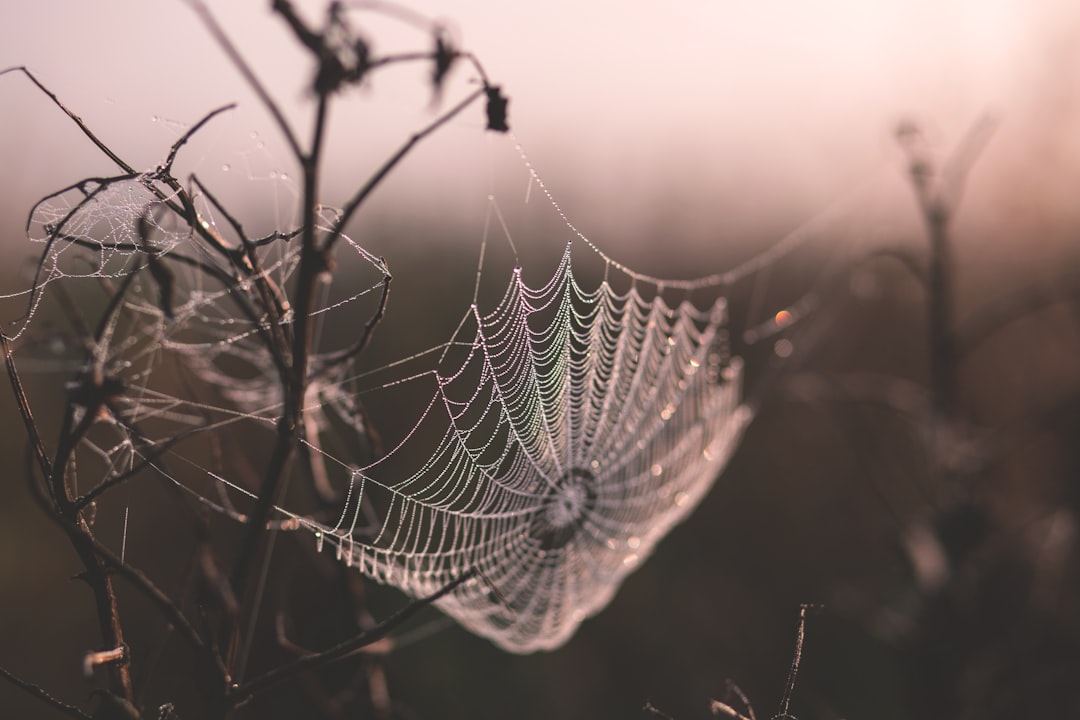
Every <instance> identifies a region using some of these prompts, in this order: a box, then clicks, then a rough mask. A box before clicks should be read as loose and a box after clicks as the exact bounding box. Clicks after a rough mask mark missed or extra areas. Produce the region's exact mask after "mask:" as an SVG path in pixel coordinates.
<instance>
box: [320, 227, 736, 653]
mask: <svg viewBox="0 0 1080 720" xmlns="http://www.w3.org/2000/svg"><path fill="white" fill-rule="evenodd" d="M724 315H725V303H724V301H723V300H722V299H721V300H718V301H717V302H716V303H715V304H714V305H713V306H712V307H710V308H708V309H707V310H704V311H700V310H698V309H696V308H695V307H694V306H692V305H691V304H689V303H688V302H686V303H682V304H680V305H678V306H677V307H669V306H668V305H667V304H666V303H665V301H664V300H663V299H662V298H661V297H660V296H657V297H655V298H653V299H651V300H647V299H646V298H644V297H643V296H642V295H641V294H640V293H639V291H638V289H637V286H636V285H632V286H631V288H630V290H629V291H627V292H625V293H623V294H619V293H617V292H615V291H614V290H613V289H612V286H611V285H610V284H609V283H608V282H606V281H605V282H603V283H602V284H601V285H600V286H599V287H597V288H596V289H595V290H591V291H589V290H586V289H584V288H583V287H581V285H579V284H578V282H577V280H576V278H575V277H574V274H573V272H572V267H571V253H570V246H569V245H568V246H567V251H566V253H565V254H564V255H563V259H562V262H561V263H560V264H559V266H558V268H557V269H556V271H555V273H554V275H553V276H552V278H551V279H550V280H549V281H548V282H547V284H545V285H544V286H543V287H540V288H537V289H533V288H530V287H529V286H528V285H526V284H525V283H524V282H523V280H522V278H521V273H520V271H519V270H516V271H515V272H514V275H513V277H512V278H511V281H510V283H509V285H508V286H507V288H506V292H505V294H504V295H503V298H502V300H501V301H500V302H499V304H498V305H497V306H496V307H495V309H494V310H492V311H491V312H489V313H487V314H481V313H480V311H479V310H478V309H477V308H476V307H475V306H474V307H473V308H472V309H471V310H470V313H469V315H468V316H467V317H466V319H465V321H464V323H463V324H462V326H461V327H460V328H459V331H458V333H457V335H456V337H455V338H454V340H453V345H454V346H455V347H458V348H462V347H464V348H467V350H466V351H465V352H464V355H465V357H464V359H463V360H462V361H460V362H450V361H449V360H448V359H447V358H444V359H443V362H441V363H440V366H439V367H438V368H437V369H436V370H435V371H434V373H433V374H432V376H431V378H432V380H434V383H435V385H436V389H435V393H434V397H433V399H432V401H431V404H430V405H429V406H428V408H427V410H426V411H425V412H424V413H423V415H422V417H421V419H420V422H419V423H417V425H416V426H415V427H414V429H413V431H412V432H411V433H410V434H409V437H408V438H407V439H406V440H405V441H404V442H402V443H401V444H399V445H398V446H397V447H395V448H393V449H392V450H391V451H390V452H389V453H388V454H387V455H386V457H385V458H383V459H382V460H380V461H379V462H378V463H375V464H373V465H370V466H367V467H363V468H354V469H352V479H353V484H354V487H355V490H354V492H353V493H352V494H351V497H350V500H349V502H348V503H347V504H346V507H345V508H344V510H343V512H342V514H341V520H340V521H339V522H338V523H337V524H336V525H335V526H333V527H325V526H319V525H310V527H311V528H312V529H313V530H314V531H315V532H316V533H317V534H318V538H319V540H318V542H319V544H320V546H321V545H322V544H323V543H327V542H329V543H332V544H333V545H334V546H335V551H336V552H337V554H338V556H339V557H340V558H341V559H342V560H343V561H344V562H346V563H347V564H350V565H354V566H356V567H357V568H359V569H360V570H361V571H362V572H363V573H365V574H366V575H369V576H371V577H374V578H376V579H378V580H379V581H381V582H385V583H388V584H392V585H395V586H397V587H399V588H401V589H402V590H404V591H405V592H407V593H409V594H412V595H424V594H429V593H431V592H434V591H435V590H437V589H438V588H440V587H442V586H444V585H446V584H447V583H448V582H450V581H451V580H453V579H454V578H456V577H459V576H460V575H462V574H463V573H465V572H467V571H469V570H471V569H475V570H478V571H479V572H480V573H481V576H482V577H483V579H484V581H482V582H481V581H473V582H470V583H467V584H465V585H464V586H463V587H462V588H461V589H460V590H459V591H458V592H456V593H454V594H453V595H451V596H449V597H448V598H446V599H445V600H444V601H442V603H441V607H442V609H443V610H444V611H446V612H447V613H448V614H449V615H451V616H453V617H454V618H455V619H457V620H458V621H459V622H460V623H461V624H463V625H464V626H466V627H467V628H469V629H470V630H472V631H474V632H476V633H477V634H479V635H482V636H485V637H488V638H490V639H491V640H493V641H494V642H496V643H497V644H499V645H500V646H501V647H503V648H505V649H507V650H511V651H515V652H530V651H534V650H540V649H551V648H555V647H558V646H559V645H561V644H563V643H564V642H565V641H566V640H567V639H568V638H569V637H570V635H571V634H572V633H573V632H574V630H575V629H576V628H577V626H578V625H579V624H580V623H581V621H582V620H584V619H585V618H586V617H588V616H590V615H592V614H594V613H595V612H597V611H598V610H600V609H601V608H603V607H604V606H605V605H606V604H607V603H608V601H609V600H610V599H611V598H612V596H613V595H614V593H615V591H616V590H617V588H618V587H619V585H620V583H621V582H622V580H623V579H624V578H625V577H626V575H627V574H629V573H630V572H631V571H632V570H633V569H634V568H635V567H636V566H637V565H638V564H639V563H640V562H641V561H642V560H643V559H644V558H646V557H647V556H648V555H649V553H651V552H652V550H653V548H654V546H655V545H656V543H657V542H658V541H659V540H660V539H661V538H662V537H663V536H664V535H665V534H666V533H667V531H668V530H669V529H670V528H671V527H672V525H674V524H675V523H677V522H678V521H679V520H681V519H682V518H683V517H685V516H686V515H687V514H688V513H689V512H690V511H691V510H692V509H693V508H694V506H696V504H697V503H698V501H699V500H700V499H701V498H702V496H703V495H704V494H705V492H706V491H707V490H708V488H709V487H710V486H711V485H712V482H713V480H714V479H715V478H716V476H717V475H718V474H719V472H720V470H721V469H722V467H723V466H724V464H725V463H726V461H727V460H728V458H729V457H730V455H731V453H732V451H733V450H734V447H735V444H736V441H737V440H738V438H739V436H740V433H741V431H742V429H743V427H744V426H745V424H746V422H747V420H748V418H749V413H748V411H746V410H745V408H741V407H740V405H739V388H740V382H739V381H740V363H739V361H738V359H737V358H728V357H727V355H726V351H725V347H726V338H725V337H724V329H723V323H724ZM420 437H423V438H424V439H423V440H418V439H416V438H420ZM418 444H420V445H422V447H423V448H424V449H423V452H418V450H419V449H418V448H417V447H416V445H418ZM418 455H419V456H420V457H422V458H423V462H420V463H416V464H415V469H412V470H411V471H407V470H405V468H407V467H409V466H411V465H412V460H413V458H415V457H417V456H418ZM399 468H401V469H400V470H399ZM366 493H371V494H379V495H383V496H385V497H383V498H380V499H379V500H378V501H376V502H377V504H380V505H382V506H383V507H384V508H385V510H384V511H383V513H382V517H381V521H380V524H379V526H378V528H377V531H376V532H375V535H374V537H373V538H372V539H371V540H370V541H368V542H357V541H355V540H354V539H353V538H354V535H353V531H354V525H355V523H356V521H357V519H358V518H360V517H361V513H360V512H359V508H360V503H361V500H362V498H363V497H364V496H365V494H366ZM305 524H306V523H305ZM492 588H494V589H495V590H492Z"/></svg>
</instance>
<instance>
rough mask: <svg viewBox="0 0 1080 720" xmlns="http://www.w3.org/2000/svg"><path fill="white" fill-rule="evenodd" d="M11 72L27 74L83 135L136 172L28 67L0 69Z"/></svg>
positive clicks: (116, 160)
mask: <svg viewBox="0 0 1080 720" xmlns="http://www.w3.org/2000/svg"><path fill="white" fill-rule="evenodd" d="M9 72H21V73H22V74H23V75H25V76H26V77H27V78H29V79H30V82H32V83H34V84H35V85H37V87H38V89H39V90H41V92H43V93H45V94H46V95H47V96H48V98H49V99H50V100H52V101H53V104H54V105H56V106H57V107H58V108H60V109H61V110H62V111H63V112H64V114H65V115H67V116H68V117H69V118H71V119H72V120H73V121H74V122H75V124H76V125H77V126H78V127H79V130H81V131H82V133H83V135H85V136H86V137H88V138H89V139H90V142H92V143H94V145H96V146H97V148H98V149H99V150H101V152H103V153H105V155H107V156H108V158H109V159H110V160H112V161H113V162H114V163H116V164H117V166H118V167H120V168H122V169H123V170H124V171H125V172H128V173H131V174H132V175H135V174H136V173H135V168H133V167H131V166H130V165H128V164H127V163H125V162H124V161H123V160H121V159H120V158H119V157H118V156H117V155H116V153H114V152H113V151H112V150H110V149H109V147H108V146H107V145H106V144H105V143H103V142H102V141H101V140H100V139H98V137H97V135H95V134H94V133H92V132H91V131H90V128H88V127H87V126H86V123H84V122H83V120H82V118H81V117H79V116H78V115H76V114H75V113H73V112H72V111H71V110H69V109H68V108H67V106H66V105H64V103H62V102H60V98H58V97H56V94H55V93H53V92H52V91H51V90H49V88H47V87H45V86H44V85H43V84H42V83H41V81H40V80H38V79H37V78H36V77H35V76H34V74H33V73H32V72H30V71H29V70H28V69H27V68H25V67H22V66H20V67H13V68H7V69H6V70H2V71H0V75H6V74H8V73H9Z"/></svg>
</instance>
